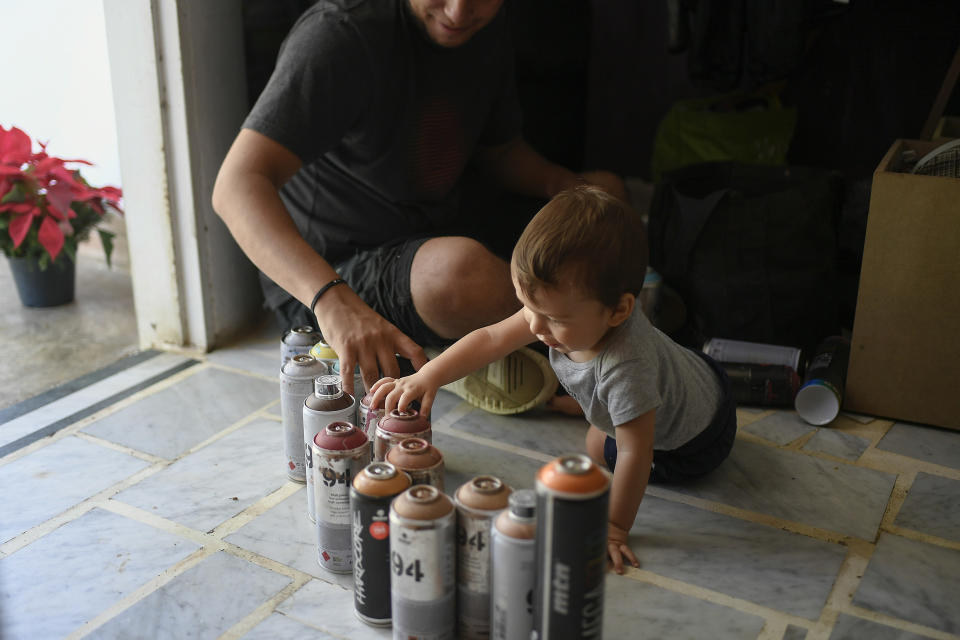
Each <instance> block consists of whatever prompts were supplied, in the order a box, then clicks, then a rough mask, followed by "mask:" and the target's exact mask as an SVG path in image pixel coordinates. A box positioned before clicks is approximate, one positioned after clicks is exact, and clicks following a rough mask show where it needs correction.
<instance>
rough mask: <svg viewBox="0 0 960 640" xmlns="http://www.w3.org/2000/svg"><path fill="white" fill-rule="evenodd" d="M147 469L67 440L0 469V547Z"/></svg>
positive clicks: (87, 444)
mask: <svg viewBox="0 0 960 640" xmlns="http://www.w3.org/2000/svg"><path fill="white" fill-rule="evenodd" d="M148 466H150V463H149V462H146V461H144V460H140V459H139V458H134V457H133V456H130V455H127V454H125V453H122V452H120V451H115V450H113V449H107V448H106V447H101V446H98V445H95V444H92V443H90V442H87V441H86V440H81V439H80V438H75V437H72V436H71V437H67V438H63V439H62V440H58V441H56V442H54V443H52V444H50V445H48V446H46V447H43V448H41V449H38V450H36V451H34V452H33V453H30V454H29V455H26V456H24V457H22V458H18V459H17V460H14V461H13V462H10V463H8V464H5V465H3V466H0V487H3V489H4V497H3V501H2V504H0V543H2V542H5V541H7V540H9V539H11V538H13V537H14V536H17V535H20V534H21V533H23V532H24V531H26V530H28V529H31V528H32V527H35V526H37V525H38V524H40V523H42V522H45V521H46V520H49V519H50V518H52V517H54V516H55V515H57V514H59V513H61V512H63V511H65V510H66V509H69V508H70V507H72V506H73V505H75V504H77V503H79V502H82V501H83V500H85V499H87V498H89V497H90V496H93V495H96V494H97V493H99V492H101V491H103V490H104V489H106V488H107V487H109V486H111V485H114V484H116V483H118V482H120V481H121V480H123V479H125V478H128V477H130V476H131V475H133V474H135V473H136V472H138V471H140V470H142V469H145V468H146V467H148Z"/></svg>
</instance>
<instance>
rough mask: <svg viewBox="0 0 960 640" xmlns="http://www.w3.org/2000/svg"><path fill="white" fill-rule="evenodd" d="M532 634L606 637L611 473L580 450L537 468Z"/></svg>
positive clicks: (563, 638) (558, 639)
mask: <svg viewBox="0 0 960 640" xmlns="http://www.w3.org/2000/svg"><path fill="white" fill-rule="evenodd" d="M536 491H537V542H536V548H537V581H536V588H535V591H534V599H533V612H534V617H533V629H534V632H533V634H532V635H531V638H532V639H534V640H546V639H547V638H549V639H550V640H567V639H573V638H576V639H580V638H592V639H599V638H602V637H603V587H604V577H605V573H606V565H607V507H608V503H609V498H610V477H609V475H608V474H607V473H606V472H604V471H603V470H601V469H600V467H598V466H597V465H596V464H595V463H594V462H593V461H592V460H590V458H588V457H587V456H585V455H582V454H576V455H566V456H561V457H559V458H555V459H554V460H552V461H550V462H548V463H547V464H545V465H544V466H543V467H541V468H540V471H538V472H537V480H536Z"/></svg>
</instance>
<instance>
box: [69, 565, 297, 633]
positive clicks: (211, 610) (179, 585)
mask: <svg viewBox="0 0 960 640" xmlns="http://www.w3.org/2000/svg"><path fill="white" fill-rule="evenodd" d="M289 583H290V578H288V577H286V576H283V575H280V574H279V573H274V572H273V571H269V570H267V569H264V568H263V567H259V566H257V565H255V564H251V563H249V562H247V561H246V560H241V559H240V558H237V557H236V556H232V555H230V554H228V553H225V552H223V551H221V552H219V553H216V554H214V555H212V556H210V557H209V558H205V559H204V560H203V561H202V562H200V564H198V565H197V566H195V567H191V568H190V569H188V570H187V571H185V572H184V573H182V574H180V575H178V576H177V577H175V578H174V579H173V580H171V581H170V582H168V583H167V584H165V585H164V586H162V587H160V588H159V589H157V590H156V591H154V592H153V593H151V594H150V595H148V596H147V597H146V598H144V599H143V600H140V601H139V602H137V603H136V604H135V605H133V606H132V607H130V608H129V609H126V610H124V611H123V612H122V613H120V614H118V615H117V616H116V617H115V618H113V619H111V620H110V621H109V622H107V623H106V624H104V625H103V626H102V627H99V628H97V629H95V630H94V631H93V632H92V633H91V634H90V635H88V636H86V637H88V638H177V639H178V640H179V639H181V638H184V639H185V638H214V637H216V636H218V635H220V634H221V633H223V632H224V631H226V630H227V629H229V628H230V627H232V626H233V625H235V624H236V623H238V622H239V621H240V620H242V619H243V618H244V617H245V616H247V615H249V614H250V613H251V612H252V611H253V610H254V609H256V608H257V607H258V606H260V605H261V604H263V603H264V602H265V601H267V600H269V599H270V598H271V597H273V596H274V595H276V593H277V592H278V591H280V590H281V589H283V588H284V587H285V586H287V585H288V584H289Z"/></svg>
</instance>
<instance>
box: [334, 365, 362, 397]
mask: <svg viewBox="0 0 960 640" xmlns="http://www.w3.org/2000/svg"><path fill="white" fill-rule="evenodd" d="M330 371H332V372H333V373H336V374H337V375H339V376H341V377H343V373H342V372H341V371H340V360H337V361H336V362H334V363H333V364H332V365H330ZM361 394H366V387H365V385H364V384H363V375H362V374H361V373H360V365H357V366H355V367H354V368H353V395H355V396H357V397H358V398H359V397H361Z"/></svg>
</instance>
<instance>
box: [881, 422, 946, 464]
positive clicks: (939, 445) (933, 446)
mask: <svg viewBox="0 0 960 640" xmlns="http://www.w3.org/2000/svg"><path fill="white" fill-rule="evenodd" d="M877 448H878V449H882V450H884V451H890V452H893V453H899V454H900V455H904V456H907V457H909V458H916V459H918V460H923V461H924V462H932V463H933V464H939V465H942V466H944V467H950V468H951V469H960V431H951V430H950V429H938V428H937V427H929V426H925V425H919V424H909V423H906V422H897V423H895V424H894V425H893V426H892V427H890V430H889V431H887V433H886V435H884V436H883V439H882V440H880V442H879V443H878V444H877Z"/></svg>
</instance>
